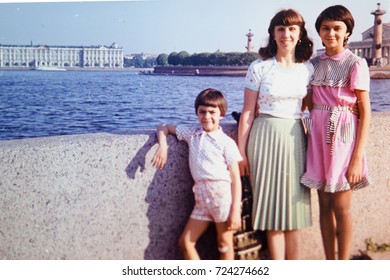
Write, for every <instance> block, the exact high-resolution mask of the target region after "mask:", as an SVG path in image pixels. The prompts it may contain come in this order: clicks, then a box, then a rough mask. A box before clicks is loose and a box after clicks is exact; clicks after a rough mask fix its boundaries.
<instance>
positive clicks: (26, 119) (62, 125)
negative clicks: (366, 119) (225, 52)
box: [0, 71, 390, 140]
mask: <svg viewBox="0 0 390 280" xmlns="http://www.w3.org/2000/svg"><path fill="white" fill-rule="evenodd" d="M243 79H244V78H243V77H199V76H198V77H192V76H187V77H186V76H157V75H139V74H138V72H136V71H65V72H62V71H61V72H60V71H59V72H55V71H54V72H51V71H0V140H8V139H21V138H31V137H43V136H54V135H69V134H81V133H95V132H108V133H128V132H131V131H133V130H134V129H141V128H155V126H156V125H157V124H159V123H162V122H164V123H177V124H178V123H193V122H196V121H197V119H196V116H195V111H194V106H193V102H194V100H195V97H196V95H197V94H198V93H199V92H200V91H201V90H203V89H205V88H207V87H213V88H217V89H219V90H221V91H222V92H223V93H224V94H225V96H226V98H227V101H228V104H229V107H228V113H227V116H226V118H225V119H224V120H223V121H222V123H226V122H234V119H233V118H232V117H231V115H230V114H231V112H233V111H240V110H241V108H242V101H243ZM389 91H390V79H384V80H371V104H372V110H373V111H375V112H380V111H390V93H389Z"/></svg>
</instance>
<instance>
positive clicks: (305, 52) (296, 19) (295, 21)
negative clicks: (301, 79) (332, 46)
mask: <svg viewBox="0 0 390 280" xmlns="http://www.w3.org/2000/svg"><path fill="white" fill-rule="evenodd" d="M277 25H283V26H290V25H298V26H299V28H300V31H301V34H300V39H299V40H300V42H298V44H297V46H296V47H295V59H296V61H297V62H305V61H307V60H309V59H310V57H311V55H312V54H313V41H312V40H311V39H310V38H309V37H308V35H307V30H306V28H305V20H304V19H303V17H302V16H301V14H300V13H298V12H297V11H296V10H294V9H288V10H281V11H280V12H278V13H277V14H276V15H275V16H274V17H273V18H272V19H271V22H270V25H269V27H268V34H269V37H268V44H267V46H266V47H262V48H260V50H259V55H260V56H261V57H262V58H263V59H268V58H271V57H274V56H275V55H276V51H277V48H278V47H277V45H276V42H275V37H274V30H275V26H277Z"/></svg>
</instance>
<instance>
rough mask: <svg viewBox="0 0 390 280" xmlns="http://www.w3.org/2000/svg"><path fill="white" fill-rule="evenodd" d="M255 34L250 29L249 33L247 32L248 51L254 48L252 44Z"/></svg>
mask: <svg viewBox="0 0 390 280" xmlns="http://www.w3.org/2000/svg"><path fill="white" fill-rule="evenodd" d="M253 35H254V34H253V33H252V32H251V30H250V29H249V33H248V34H246V37H248V41H247V44H246V47H245V48H246V50H247V51H248V52H251V51H252V50H253V45H252V37H253Z"/></svg>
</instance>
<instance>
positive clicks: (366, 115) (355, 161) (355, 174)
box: [347, 90, 371, 185]
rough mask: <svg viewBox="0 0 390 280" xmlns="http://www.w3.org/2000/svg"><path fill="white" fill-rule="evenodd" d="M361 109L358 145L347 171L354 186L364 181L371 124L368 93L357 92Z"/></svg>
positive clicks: (349, 180)
mask: <svg viewBox="0 0 390 280" xmlns="http://www.w3.org/2000/svg"><path fill="white" fill-rule="evenodd" d="M355 94H356V96H357V100H358V101H357V105H358V109H359V121H358V127H357V134H356V143H355V147H354V150H353V153H352V157H351V162H350V163H349V167H348V171H347V180H348V183H349V184H351V185H353V184H356V183H358V182H360V181H361V180H362V159H363V154H364V149H365V146H366V143H367V138H368V133H369V129H370V122H371V105H370V97H369V94H368V92H367V91H364V90H355Z"/></svg>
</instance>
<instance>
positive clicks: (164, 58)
mask: <svg viewBox="0 0 390 280" xmlns="http://www.w3.org/2000/svg"><path fill="white" fill-rule="evenodd" d="M156 63H157V65H160V66H166V65H168V55H167V54H166V53H162V54H159V55H158V56H157V58H156Z"/></svg>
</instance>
